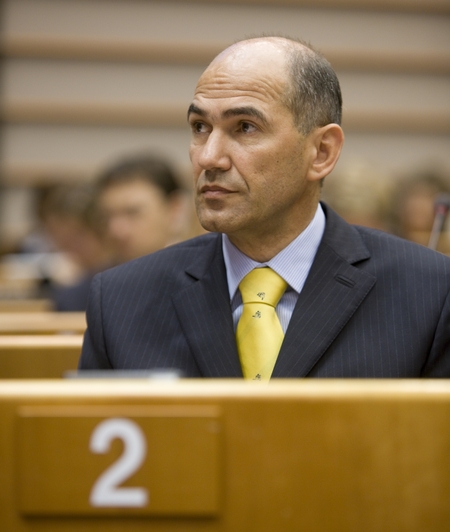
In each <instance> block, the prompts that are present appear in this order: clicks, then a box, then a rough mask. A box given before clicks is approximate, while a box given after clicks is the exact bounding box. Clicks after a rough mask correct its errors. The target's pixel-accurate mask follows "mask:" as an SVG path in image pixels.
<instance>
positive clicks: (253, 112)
mask: <svg viewBox="0 0 450 532" xmlns="http://www.w3.org/2000/svg"><path fill="white" fill-rule="evenodd" d="M242 115H245V116H253V117H254V118H257V119H258V120H260V121H261V122H263V123H264V124H267V118H266V117H265V116H264V115H263V114H262V113H261V111H258V109H256V108H255V107H251V106H244V107H233V108H231V109H227V110H226V111H224V112H223V113H222V117H223V118H231V117H232V116H242Z"/></svg>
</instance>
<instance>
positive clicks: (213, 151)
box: [198, 131, 231, 171]
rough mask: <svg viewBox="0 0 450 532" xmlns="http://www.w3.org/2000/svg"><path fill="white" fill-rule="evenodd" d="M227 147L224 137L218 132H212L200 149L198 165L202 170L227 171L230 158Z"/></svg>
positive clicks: (229, 165)
mask: <svg viewBox="0 0 450 532" xmlns="http://www.w3.org/2000/svg"><path fill="white" fill-rule="evenodd" d="M228 147H229V143H228V142H227V138H226V135H225V134H223V133H221V132H219V131H212V132H211V133H210V134H209V136H208V139H207V141H206V142H205V144H203V146H202V147H201V149H200V155H199V158H198V164H199V165H200V167H201V168H203V170H215V169H217V170H222V171H225V170H229V169H230V167H231V158H230V155H229V151H228Z"/></svg>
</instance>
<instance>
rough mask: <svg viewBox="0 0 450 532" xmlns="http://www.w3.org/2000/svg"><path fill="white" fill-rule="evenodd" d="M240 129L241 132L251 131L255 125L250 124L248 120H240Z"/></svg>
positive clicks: (254, 129) (254, 128)
mask: <svg viewBox="0 0 450 532" xmlns="http://www.w3.org/2000/svg"><path fill="white" fill-rule="evenodd" d="M241 131H242V132H243V133H252V132H253V131H256V127H255V126H254V125H253V124H250V122H241Z"/></svg>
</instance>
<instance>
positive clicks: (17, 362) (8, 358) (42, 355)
mask: <svg viewBox="0 0 450 532" xmlns="http://www.w3.org/2000/svg"><path fill="white" fill-rule="evenodd" d="M82 344H83V335H82V334H69V335H65V334H52V335H47V334H41V335H31V334H29V335H1V334H0V379H58V378H61V377H62V376H63V374H64V373H65V372H66V371H70V370H76V369H77V367H78V360H79V358H80V354H81V347H82Z"/></svg>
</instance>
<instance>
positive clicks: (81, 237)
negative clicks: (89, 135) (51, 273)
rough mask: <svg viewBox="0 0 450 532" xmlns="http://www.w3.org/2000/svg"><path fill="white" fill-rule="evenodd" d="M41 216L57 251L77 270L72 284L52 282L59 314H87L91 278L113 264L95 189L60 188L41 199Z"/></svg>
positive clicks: (48, 191) (73, 186)
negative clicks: (64, 255) (74, 312)
mask: <svg viewBox="0 0 450 532" xmlns="http://www.w3.org/2000/svg"><path fill="white" fill-rule="evenodd" d="M38 210H39V212H38V214H39V218H40V220H41V224H42V227H43V229H44V231H45V232H46V233H47V235H48V236H49V238H50V240H51V242H52V243H53V245H54V247H55V249H56V250H58V251H62V252H64V253H66V254H67V255H68V257H69V258H70V259H71V260H72V262H73V263H74V264H75V266H76V267H77V268H78V275H77V276H76V278H75V279H73V280H72V282H71V283H70V284H65V285H63V284H59V283H57V282H54V281H53V282H52V281H50V288H49V295H50V297H51V299H52V300H53V302H54V306H55V309H56V310H61V311H84V310H85V309H86V305H87V297H88V291H89V286H90V283H91V280H92V277H93V276H94V275H95V274H96V273H98V272H100V271H102V270H103V269H105V268H107V267H108V266H109V265H110V264H111V260H110V252H109V249H108V247H107V245H106V244H105V238H104V230H103V226H102V223H101V218H100V215H99V212H98V209H97V206H96V201H95V194H94V190H93V188H92V186H89V185H72V184H58V185H54V186H51V187H49V188H48V189H47V190H46V191H45V192H44V193H43V195H42V197H41V199H40V202H39V207H38Z"/></svg>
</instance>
